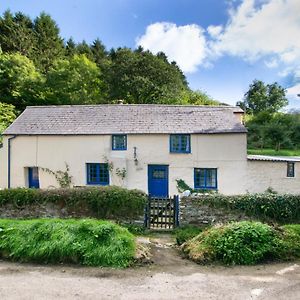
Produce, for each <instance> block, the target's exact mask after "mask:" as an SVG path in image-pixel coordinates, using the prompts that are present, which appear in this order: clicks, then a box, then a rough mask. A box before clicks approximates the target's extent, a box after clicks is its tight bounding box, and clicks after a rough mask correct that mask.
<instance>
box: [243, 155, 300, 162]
mask: <svg viewBox="0 0 300 300" xmlns="http://www.w3.org/2000/svg"><path fill="white" fill-rule="evenodd" d="M247 158H248V160H258V161H279V162H298V161H300V156H269V155H248V156H247Z"/></svg>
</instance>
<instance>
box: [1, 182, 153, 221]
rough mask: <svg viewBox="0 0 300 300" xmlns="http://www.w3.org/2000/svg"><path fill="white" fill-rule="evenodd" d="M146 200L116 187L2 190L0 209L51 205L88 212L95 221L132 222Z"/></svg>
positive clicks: (144, 197) (136, 193) (141, 194)
mask: <svg viewBox="0 0 300 300" xmlns="http://www.w3.org/2000/svg"><path fill="white" fill-rule="evenodd" d="M146 199H147V196H146V194H145V193H143V192H142V191H139V190H128V189H125V188H121V187H116V186H106V187H84V188H73V189H51V190H42V189H25V188H17V189H5V190H0V205H1V206H5V205H12V206H13V207H14V208H23V207H26V206H30V205H42V206H43V205H46V204H48V203H53V204H56V205H59V206H60V207H61V208H63V207H66V208H67V210H70V211H79V212H80V210H82V211H84V210H87V211H88V212H89V213H90V214H91V215H92V216H94V217H96V218H105V219H115V218H125V219H126V218H128V219H130V218H135V217H138V216H140V215H142V214H143V210H144V206H145V201H146Z"/></svg>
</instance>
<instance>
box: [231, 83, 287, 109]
mask: <svg viewBox="0 0 300 300" xmlns="http://www.w3.org/2000/svg"><path fill="white" fill-rule="evenodd" d="M285 94H286V91H285V89H284V88H283V87H281V86H280V85H278V83H277V82H275V83H272V84H267V85H266V84H265V83H264V82H263V81H260V80H254V81H253V83H252V84H250V86H249V90H248V91H247V93H246V94H245V96H244V100H243V101H240V102H238V103H237V105H239V106H240V107H241V108H242V109H244V110H245V111H246V112H247V113H248V114H257V113H260V112H268V113H275V112H278V111H279V110H280V109H281V108H283V107H284V106H286V105H287V104H288V100H287V98H286V95H285Z"/></svg>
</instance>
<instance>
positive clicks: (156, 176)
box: [148, 165, 169, 197]
mask: <svg viewBox="0 0 300 300" xmlns="http://www.w3.org/2000/svg"><path fill="white" fill-rule="evenodd" d="M168 168H169V167H168V166H164V165H148V191H149V195H150V196H152V197H168V196H169V179H168V178H169V174H168V173H169V172H168Z"/></svg>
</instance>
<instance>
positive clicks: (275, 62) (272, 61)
mask: <svg viewBox="0 0 300 300" xmlns="http://www.w3.org/2000/svg"><path fill="white" fill-rule="evenodd" d="M264 62H265V65H266V67H267V68H270V69H272V68H277V67H278V65H279V64H278V60H277V59H276V58H271V59H269V60H265V61H264Z"/></svg>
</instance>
